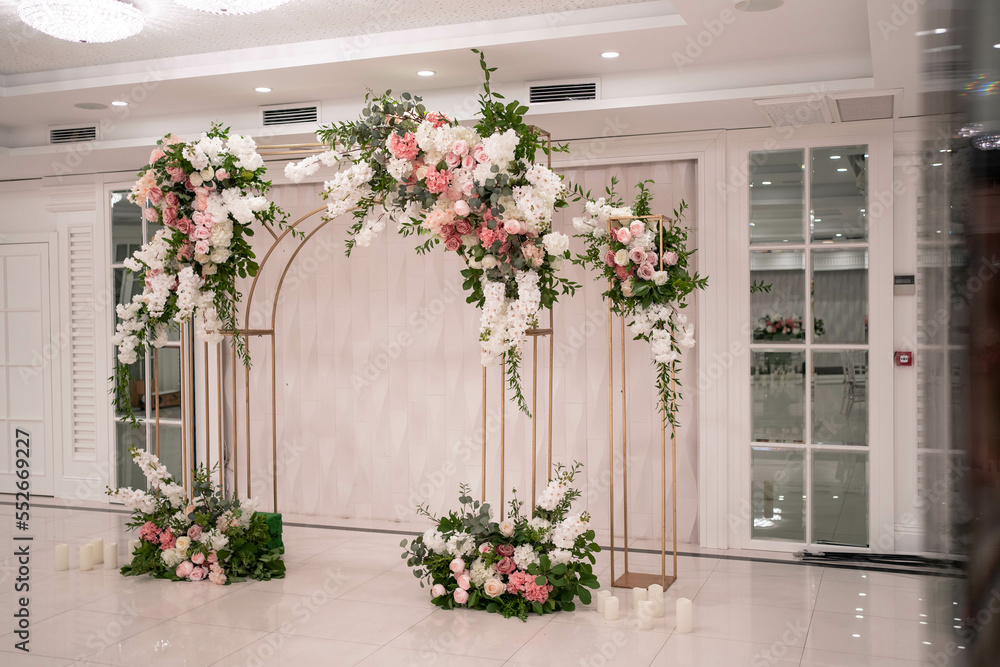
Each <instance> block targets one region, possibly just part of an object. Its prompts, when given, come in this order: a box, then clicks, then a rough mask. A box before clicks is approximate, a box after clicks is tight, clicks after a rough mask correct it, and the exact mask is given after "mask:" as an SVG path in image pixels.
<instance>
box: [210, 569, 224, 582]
mask: <svg viewBox="0 0 1000 667" xmlns="http://www.w3.org/2000/svg"><path fill="white" fill-rule="evenodd" d="M208 580H209V581H211V582H212V583H213V584H216V585H217V586H222V585H223V584H225V583H226V573H225V572H223V571H222V570H212V571H211V572H209V573H208Z"/></svg>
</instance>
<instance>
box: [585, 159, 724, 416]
mask: <svg viewBox="0 0 1000 667" xmlns="http://www.w3.org/2000/svg"><path fill="white" fill-rule="evenodd" d="M650 183H652V181H643V182H641V183H638V184H636V190H638V192H637V194H636V197H635V201H634V202H633V203H632V206H626V205H625V204H624V202H623V201H622V200H621V198H620V197H619V196H618V195H617V193H616V192H615V187H616V186H617V184H618V180H617V179H616V178H612V180H611V186H610V187H608V188H607V191H606V196H605V197H601V198H599V199H596V200H595V199H592V198H591V196H590V193H589V192H588V193H584V192H583V191H582V190H580V189H579V188H577V189H576V190H575V194H576V200H577V201H579V200H585V204H584V215H582V216H580V217H576V218H573V226H574V228H575V229H576V231H577V234H576V237H577V238H581V239H583V242H584V244H585V245H586V251H585V252H584V253H583V254H580V255H578V256H577V257H576V258H574V260H573V261H574V263H577V264H580V265H582V266H585V267H589V268H591V269H593V270H595V271H597V272H598V273H600V274H601V275H602V276H603V277H604V278H605V279H606V280H607V281H608V290H607V291H606V292H604V294H603V297H604V298H605V299H606V300H609V301H610V303H611V310H612V311H613V312H615V313H618V314H620V315H624V316H625V317H627V318H631V322H629V327H630V329H631V331H632V333H633V334H634V336H635V339H636V340H640V339H641V340H645V341H647V342H649V344H650V349H651V352H652V357H653V362H654V363H655V364H656V365H657V375H656V387H657V391H658V392H659V395H660V406H661V409H662V410H663V411H664V413H665V414H666V416H667V419H668V421H669V422H670V423H671V424H673V425H676V414H677V405H678V402H679V401H680V399H681V394H680V391H679V389H678V388H679V387H680V383H679V382H678V381H677V374H678V371H679V370H680V365H679V359H680V354H681V349H682V348H691V347H694V342H695V341H694V324H693V323H692V322H689V321H688V318H687V315H685V314H684V312H683V309H684V308H685V307H686V306H687V297H688V295H690V294H691V293H692V292H693V291H695V290H697V289H704V288H705V287H707V286H708V279H707V278H704V277H701V276H699V275H698V273H697V272H692V271H691V269H690V264H689V260H690V257H691V255H693V254H694V253H695V251H694V250H689V249H688V248H687V238H688V230H687V228H686V227H684V226H683V225H682V224H681V222H682V220H683V218H684V211H685V210H686V209H687V204H686V203H685V202H683V201H682V202H681V203H680V206H679V207H678V208H676V209H674V215H673V219H672V220H671V221H670V224H664V225H663V226H662V229H660V227H661V226H660V225H658V224H657V222H656V221H655V220H644V219H642V216H648V215H650V211H651V201H652V195H651V193H650V191H649V187H648V185H649V184H650Z"/></svg>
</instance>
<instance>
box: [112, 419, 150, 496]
mask: <svg viewBox="0 0 1000 667" xmlns="http://www.w3.org/2000/svg"><path fill="white" fill-rule="evenodd" d="M115 441H116V442H117V443H118V445H117V446H118V456H117V462H118V471H117V481H118V486H130V487H132V488H133V489H143V490H145V489H146V478H145V477H144V476H143V474H142V470H140V469H139V466H137V465H136V464H135V463H133V462H132V456H131V455H130V454H129V452H128V450H129V448H130V447H136V448H138V449H142V450H145V449H146V424H145V423H144V422H140V423H139V427H138V428H132V427H131V426H130V425H129V424H126V423H124V422H115Z"/></svg>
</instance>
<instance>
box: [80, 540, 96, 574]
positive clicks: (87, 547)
mask: <svg viewBox="0 0 1000 667" xmlns="http://www.w3.org/2000/svg"><path fill="white" fill-rule="evenodd" d="M93 569H94V545H93V544H84V545H83V546H82V547H80V571H81V572H89V571H90V570H93Z"/></svg>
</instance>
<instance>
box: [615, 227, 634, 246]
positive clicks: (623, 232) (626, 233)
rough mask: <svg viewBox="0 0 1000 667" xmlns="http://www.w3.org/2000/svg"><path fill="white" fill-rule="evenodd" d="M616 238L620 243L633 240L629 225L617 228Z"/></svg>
mask: <svg viewBox="0 0 1000 667" xmlns="http://www.w3.org/2000/svg"><path fill="white" fill-rule="evenodd" d="M615 238H616V239H618V242H619V243H628V242H629V241H631V240H632V232H631V231H630V230H629V228H628V227H619V228H618V229H616V230H615Z"/></svg>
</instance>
